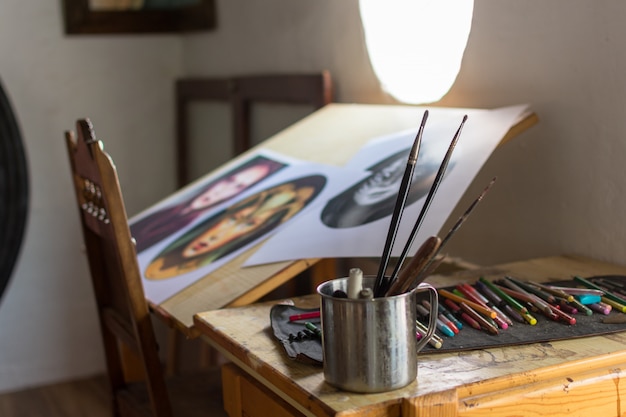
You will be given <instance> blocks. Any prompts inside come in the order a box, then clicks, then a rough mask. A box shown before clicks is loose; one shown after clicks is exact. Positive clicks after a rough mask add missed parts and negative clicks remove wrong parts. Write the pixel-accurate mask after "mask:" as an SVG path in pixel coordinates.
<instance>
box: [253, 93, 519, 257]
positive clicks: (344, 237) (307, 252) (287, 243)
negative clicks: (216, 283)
mask: <svg viewBox="0 0 626 417" xmlns="http://www.w3.org/2000/svg"><path fill="white" fill-rule="evenodd" d="M526 108H527V106H526V105H519V106H511V107H505V108H500V109H495V110H475V109H460V110H459V112H458V114H454V113H452V114H451V113H450V111H449V109H446V111H445V114H444V113H443V112H442V113H441V114H440V113H439V112H438V111H437V109H436V108H433V109H429V113H430V115H429V118H428V122H427V124H426V128H425V130H424V136H423V139H422V150H421V151H420V156H419V158H418V163H417V167H416V170H415V174H414V175H415V180H416V181H417V182H418V184H419V185H420V186H417V185H416V184H415V183H414V184H413V186H412V192H413V190H416V189H421V193H420V192H418V193H416V195H417V197H420V198H419V199H418V200H417V201H413V202H412V203H411V204H409V205H407V207H406V209H405V211H404V214H403V216H402V221H401V224H400V229H399V231H398V235H397V238H396V244H395V246H394V249H393V252H392V256H398V255H399V254H400V253H401V252H402V248H403V246H404V245H405V243H406V241H407V239H408V237H409V235H410V232H411V229H412V228H413V225H414V224H415V221H416V219H417V218H418V215H419V212H420V211H421V208H422V206H423V203H424V200H425V197H426V194H427V193H428V189H429V187H430V182H431V181H432V179H433V178H434V176H435V174H436V172H437V170H438V169H439V164H440V163H441V161H442V159H443V157H444V155H445V152H446V150H447V148H448V146H449V144H450V141H451V140H452V138H453V136H454V133H455V132H456V130H457V129H458V127H459V124H460V122H461V119H462V117H463V115H465V114H467V115H468V120H467V122H466V124H465V126H464V128H463V131H462V134H461V138H460V140H459V142H458V144H457V146H456V149H455V151H454V153H453V157H452V160H451V162H450V165H449V167H448V170H447V171H446V175H445V177H444V180H443V182H442V183H441V185H440V187H439V189H438V192H437V194H436V196H435V198H434V199H433V201H432V203H431V206H430V208H429V211H428V213H427V216H426V217H425V220H424V222H423V223H422V226H421V228H420V229H419V233H418V234H417V235H416V238H415V239H414V243H413V245H412V249H411V251H410V252H409V255H411V254H413V253H414V252H415V250H417V248H418V247H419V245H420V244H421V243H422V242H423V241H424V240H425V239H426V238H427V237H429V236H432V235H436V234H438V233H439V231H440V229H441V227H442V226H443V224H444V223H445V221H446V220H447V218H448V217H449V216H450V213H451V212H452V210H453V209H454V207H455V206H456V204H457V203H458V201H459V199H460V198H461V197H462V195H463V194H464V192H465V190H466V189H467V187H468V186H469V185H470V183H471V182H472V180H473V179H474V177H475V176H476V174H477V173H478V171H479V170H480V168H481V167H482V166H483V165H484V163H485V162H486V161H487V159H488V158H489V156H490V155H491V153H492V152H493V151H494V149H495V148H496V147H497V145H498V143H499V142H500V141H501V140H502V138H503V137H504V136H505V134H506V133H507V132H508V130H509V129H510V128H511V127H512V126H513V125H514V124H515V123H516V122H517V121H518V120H519V119H520V117H521V115H522V114H523V113H524V112H525V111H526ZM417 127H418V126H416V127H415V130H414V131H411V132H406V131H405V132H399V133H398V134H395V135H389V136H386V137H384V138H376V139H375V140H373V141H371V142H370V143H369V144H368V145H366V146H364V147H363V148H362V150H361V151H360V152H358V154H357V155H355V157H354V158H353V159H352V160H351V161H350V163H349V164H348V165H347V166H349V167H350V168H351V169H354V170H355V169H359V168H360V169H368V168H369V167H372V166H373V165H375V164H376V163H377V162H379V161H383V160H385V158H388V157H390V156H391V155H393V154H394V153H396V152H398V151H401V150H406V151H405V153H404V159H403V160H402V161H401V162H400V163H399V164H400V167H401V169H400V172H403V171H404V167H405V166H406V158H407V156H408V149H409V148H410V146H411V144H412V143H413V140H414V138H415V133H416V132H417ZM385 173H387V174H389V172H388V171H387V172H386V171H385V170H382V171H381V172H379V174H378V182H381V178H382V177H381V175H382V176H383V177H384V175H385ZM420 179H421V182H420ZM353 184H354V183H353ZM372 185H373V184H372V181H370V184H369V186H368V185H366V186H363V187H360V189H359V191H357V190H344V191H347V192H346V193H345V194H344V195H342V196H339V194H342V193H341V192H340V193H337V194H335V195H333V196H332V197H331V199H329V203H328V204H323V203H318V204H317V205H316V206H315V207H314V208H312V210H310V211H309V212H307V214H306V215H305V216H301V217H300V218H299V219H297V220H296V221H293V222H291V223H290V224H289V225H288V227H285V228H283V229H282V230H281V231H280V232H279V233H277V234H275V235H274V236H273V237H272V238H271V239H269V240H268V241H267V242H266V243H265V244H264V245H263V247H262V248H260V249H259V250H258V251H257V252H256V253H255V254H254V255H253V256H251V257H250V258H249V259H248V261H247V262H246V266H249V265H257V264H264V263H271V262H278V261H285V260H296V259H306V258H335V257H359V256H366V257H375V256H380V255H381V254H382V251H383V247H384V243H385V239H386V236H387V231H388V228H389V223H390V218H391V214H392V212H393V204H394V203H395V194H393V193H392V194H393V196H391V198H390V200H389V199H388V200H387V202H388V204H387V205H386V206H385V205H384V204H381V203H380V202H378V203H375V204H367V203H371V202H372V200H373V199H372V197H371V195H368V193H369V194H371V192H372V190H373V189H374V187H373V186H372ZM485 185H487V184H485ZM398 186H399V179H398V181H397V182H396V188H395V193H397V189H398ZM348 188H350V187H348ZM344 197H346V198H344ZM414 198H415V195H414ZM389 201H391V204H389ZM355 202H360V203H361V204H355ZM377 210H378V211H379V212H378V213H376V211H377ZM333 212H334V214H333ZM303 236H306V239H303V238H302V237H303Z"/></svg>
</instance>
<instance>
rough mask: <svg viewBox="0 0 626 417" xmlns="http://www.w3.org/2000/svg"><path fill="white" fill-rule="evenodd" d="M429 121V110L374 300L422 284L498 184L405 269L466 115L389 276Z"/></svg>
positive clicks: (412, 152) (394, 215)
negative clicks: (471, 214) (451, 240)
mask: <svg viewBox="0 0 626 417" xmlns="http://www.w3.org/2000/svg"><path fill="white" fill-rule="evenodd" d="M427 119H428V111H425V112H424V116H423V118H422V122H421V124H420V127H419V129H418V132H417V135H416V137H415V140H414V142H413V146H412V148H411V150H410V152H409V156H408V161H407V165H406V168H405V171H404V175H403V176H402V180H401V182H400V187H399V191H398V196H397V198H396V203H395V206H394V210H393V213H392V215H391V222H390V225H389V230H388V232H387V238H386V240H385V245H384V248H383V254H382V257H381V261H380V264H379V268H378V273H377V275H376V280H375V281H374V288H373V294H372V295H373V297H384V296H392V295H398V294H402V293H405V292H407V291H411V290H412V289H414V288H416V287H417V286H418V285H419V284H420V282H422V281H423V280H424V279H425V278H426V277H427V276H428V275H429V274H430V273H431V272H432V271H433V270H434V269H436V268H437V266H438V265H439V263H440V262H442V261H443V259H444V258H445V256H443V257H442V256H439V253H440V251H441V249H442V248H443V247H444V246H445V244H446V243H447V242H448V241H449V240H450V238H451V237H452V236H453V235H454V233H456V231H457V230H458V229H459V227H460V226H461V225H462V224H463V222H464V221H465V220H466V219H467V217H468V216H469V215H470V213H471V212H472V211H473V210H474V208H475V207H476V205H477V204H478V203H479V202H480V200H482V198H483V197H484V196H485V194H486V193H487V191H488V190H489V189H490V188H491V186H492V185H493V183H494V182H495V178H494V179H493V180H492V181H491V182H490V183H489V185H488V186H487V187H486V188H485V190H484V191H483V192H482V193H481V194H480V195H479V196H478V198H477V199H476V200H475V201H474V202H473V203H472V204H471V205H470V207H469V208H468V209H467V210H466V212H465V213H464V214H463V215H462V216H461V217H460V218H459V220H458V221H457V222H456V224H455V225H454V226H453V227H452V228H451V229H450V231H449V233H448V234H447V235H446V236H445V237H444V239H441V238H440V237H439V236H431V237H429V238H428V239H426V240H425V241H424V242H423V243H422V245H421V246H420V247H419V249H418V250H417V252H416V253H415V254H414V255H413V257H412V258H411V261H410V262H409V264H408V265H407V266H406V268H402V266H403V264H404V261H405V260H406V258H407V255H408V252H409V250H410V249H411V246H412V245H413V242H414V240H415V237H416V235H417V233H418V231H419V229H420V227H421V225H422V223H423V221H424V218H425V217H426V214H427V212H428V209H429V207H430V205H431V203H432V201H433V198H434V197H435V194H436V193H437V190H438V188H439V185H440V184H441V182H442V180H443V177H444V174H445V172H446V169H447V167H448V164H449V162H450V159H451V157H452V153H453V151H454V148H455V147H456V144H457V142H458V141H459V138H460V136H461V130H462V129H463V126H464V124H465V122H466V121H467V116H464V117H463V120H462V121H461V125H460V126H459V128H458V129H457V131H456V133H455V135H454V137H453V138H452V142H451V143H450V145H449V147H448V150H447V152H446V154H445V156H444V158H443V161H442V162H441V165H440V166H439V170H438V171H437V174H436V176H435V179H434V180H433V183H432V185H431V187H430V190H429V191H428V194H427V196H426V199H425V201H424V204H423V206H422V208H421V211H420V213H419V215H418V217H417V220H416V221H415V224H414V226H413V228H412V230H411V232H410V234H409V237H408V240H407V242H406V244H405V245H404V248H403V250H402V253H401V254H400V256H399V258H398V261H397V263H396V265H395V267H394V269H393V272H392V273H391V274H390V275H389V276H387V275H386V270H387V267H388V265H389V260H390V257H391V252H392V248H393V245H394V242H395V239H396V235H397V233H398V228H399V226H400V221H401V219H402V213H403V211H404V208H405V205H406V201H407V196H408V194H409V190H410V186H411V181H412V178H413V173H414V171H415V166H416V164H417V161H418V156H419V151H420V146H421V142H422V135H423V132H424V127H425V125H426V120H427Z"/></svg>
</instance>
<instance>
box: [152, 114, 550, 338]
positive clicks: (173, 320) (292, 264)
mask: <svg viewBox="0 0 626 417" xmlns="http://www.w3.org/2000/svg"><path fill="white" fill-rule="evenodd" d="M423 109H424V108H423V107H417V106H408V105H373V104H336V103H333V104H329V105H327V106H325V107H324V108H322V109H321V110H318V111H317V112H315V113H313V114H312V115H310V116H308V117H306V118H304V119H303V120H301V121H300V122H298V123H296V124H294V125H292V126H290V127H289V128H287V129H285V130H283V131H281V132H279V133H278V134H276V135H275V136H273V137H271V138H270V139H268V140H266V141H264V142H263V143H261V144H259V145H257V146H255V147H254V148H252V149H251V150H250V151H248V152H246V153H244V154H242V155H240V156H239V157H237V158H235V159H234V160H233V161H231V162H229V163H228V164H226V167H227V166H234V165H236V164H237V163H239V162H240V161H241V160H242V159H244V158H246V157H247V156H248V155H249V154H250V153H251V152H255V151H258V150H259V149H269V150H271V151H275V152H279V153H282V154H284V155H287V156H289V157H293V158H298V159H301V160H305V161H310V162H317V163H324V164H331V165H337V166H341V165H344V164H345V163H346V162H348V161H349V160H350V158H351V157H352V156H353V155H354V154H355V153H356V152H357V151H358V150H359V149H360V148H361V147H362V146H363V145H364V144H365V143H367V142H368V141H369V140H370V139H372V138H375V137H379V136H382V135H386V134H391V133H395V132H398V131H402V130H405V129H409V128H416V127H417V123H419V120H421V118H422V113H423V111H424V110H423ZM438 111H442V112H450V113H451V114H457V113H459V112H461V113H462V112H463V109H451V108H448V109H439V110H438ZM537 122H538V118H537V115H536V114H535V113H532V112H528V113H526V114H523V115H522V116H521V118H520V120H519V121H518V122H517V123H515V124H514V125H513V126H512V127H511V128H510V129H509V131H508V132H507V133H506V134H505V135H504V137H503V138H502V140H501V142H500V144H502V143H505V142H507V141H509V140H511V139H512V138H514V137H515V136H517V135H519V134H520V133H521V132H523V131H524V130H526V129H528V128H529V127H531V126H533V125H534V124H536V123H537ZM338 144H340V146H338ZM260 245H261V244H259V245H257V246H256V247H253V248H252V249H250V250H248V251H246V252H245V253H243V254H242V255H240V256H238V257H237V258H235V259H234V260H232V261H230V262H229V263H227V264H226V265H224V266H223V267H221V268H219V269H217V270H215V271H213V272H211V273H210V274H208V275H207V276H206V277H204V278H202V279H200V280H198V281H197V282H195V283H193V284H192V285H190V286H188V287H186V288H185V289H183V290H182V291H180V292H178V293H177V294H175V295H173V296H172V297H170V298H169V299H167V300H166V301H164V302H162V303H159V304H154V303H151V308H152V310H153V311H154V312H155V313H156V314H157V316H159V318H161V319H162V320H164V321H166V322H167V323H168V325H169V326H171V327H173V328H176V329H178V330H180V331H181V332H182V333H184V334H185V335H186V336H187V337H196V336H197V335H198V332H197V331H196V330H195V328H194V322H193V315H194V314H195V313H197V312H201V311H207V310H214V309H219V308H223V307H236V306H243V305H248V304H250V303H252V302H255V301H257V300H258V299H259V298H261V297H262V296H264V295H266V294H267V293H269V292H270V291H272V290H273V289H275V288H277V287H278V286H280V285H281V284H283V283H285V282H287V281H288V280H290V279H291V278H293V277H294V276H296V275H297V274H299V273H300V272H303V271H304V270H306V269H308V268H310V267H312V266H314V265H316V264H317V263H318V262H319V261H320V259H302V260H296V261H286V262H276V263H272V264H266V265H259V266H254V267H247V268H242V267H241V266H242V265H243V264H244V262H245V261H246V260H247V259H248V258H249V257H250V256H251V255H252V254H253V253H254V252H255V251H256V250H257V249H258V248H259V247H260ZM331 274H332V275H334V271H333V272H332V273H331Z"/></svg>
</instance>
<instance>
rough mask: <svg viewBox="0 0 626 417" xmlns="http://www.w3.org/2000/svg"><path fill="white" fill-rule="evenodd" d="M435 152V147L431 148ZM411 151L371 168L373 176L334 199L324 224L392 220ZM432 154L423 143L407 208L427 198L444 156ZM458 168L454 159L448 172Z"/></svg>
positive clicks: (341, 225)
mask: <svg viewBox="0 0 626 417" xmlns="http://www.w3.org/2000/svg"><path fill="white" fill-rule="evenodd" d="M431 148H432V146H431ZM409 152H410V147H407V148H406V149H404V150H402V151H399V152H396V153H395V154H393V155H391V156H389V157H387V158H385V159H384V160H382V161H380V162H378V163H376V164H375V165H373V166H371V167H369V168H368V170H369V171H371V172H372V174H371V175H370V176H368V177H366V178H365V179H363V180H361V181H359V182H358V183H356V184H354V185H353V186H352V187H350V188H348V189H346V190H345V191H343V192H342V193H340V194H338V195H337V196H335V197H333V198H332V199H331V200H329V202H328V203H327V204H326V206H325V207H324V209H323V210H322V214H321V220H322V223H324V224H325V225H326V226H328V227H331V228H335V229H343V228H350V227H357V226H361V225H364V224H367V223H371V222H373V221H376V220H378V219H381V218H383V217H385V216H390V215H391V214H392V212H393V208H394V206H395V203H396V198H397V193H398V190H399V188H400V182H401V181H402V176H403V174H404V171H405V168H406V164H407V158H408V155H409ZM440 154H441V155H439V153H437V152H432V149H428V143H426V142H423V143H422V149H421V150H420V154H419V156H418V160H417V164H416V166H415V172H414V173H413V180H412V181H411V188H410V190H409V194H408V197H407V201H406V205H407V206H409V205H411V204H413V203H415V202H416V201H418V200H419V199H420V198H422V197H423V196H425V195H426V194H427V193H428V190H429V189H430V186H431V184H432V182H433V180H434V179H435V176H436V175H437V171H438V169H439V166H440V164H441V159H443V155H444V153H443V152H440ZM453 167H454V158H453V159H452V160H451V161H450V163H449V165H448V168H447V172H450V170H452V169H453Z"/></svg>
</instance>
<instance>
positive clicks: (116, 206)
mask: <svg viewBox="0 0 626 417" xmlns="http://www.w3.org/2000/svg"><path fill="white" fill-rule="evenodd" d="M76 128H77V135H78V137H77V138H76V136H75V134H74V132H71V131H70V132H67V133H66V141H67V148H68V153H69V159H70V165H71V170H72V177H73V180H74V189H75V192H76V198H77V202H78V210H79V216H80V222H81V226H82V231H83V238H84V244H85V248H86V252H87V259H88V262H89V268H90V272H91V279H92V284H93V288H94V292H95V298H96V304H97V309H98V314H99V318H100V328H101V333H102V339H103V342H104V352H105V357H106V368H107V374H108V379H109V383H110V388H111V393H112V402H113V415H114V416H116V417H117V416H153V417H169V416H172V415H185V416H195V415H204V416H207V415H212V416H220V415H223V416H226V414H225V412H224V411H223V409H222V405H221V391H220V390H221V386H220V378H219V370H215V371H212V372H210V373H209V374H199V375H194V376H193V378H192V377H189V378H186V377H183V376H182V375H181V376H176V377H175V378H174V379H171V380H168V381H166V379H165V377H164V372H163V367H162V364H161V361H160V359H159V352H158V346H157V342H156V337H155V333H154V329H153V325H152V322H151V317H150V311H149V308H148V303H147V301H146V299H145V297H144V292H143V286H142V283H141V274H140V270H139V266H138V261H137V255H136V251H135V245H134V241H133V239H132V237H131V234H130V230H129V227H128V219H127V215H126V209H125V207H124V202H123V197H122V193H121V190H120V185H119V181H118V177H117V172H116V169H115V166H114V164H113V162H112V160H111V158H110V157H109V155H108V154H107V153H106V152H105V151H104V149H103V144H102V142H100V141H97V140H96V137H95V133H94V130H93V127H92V125H91V123H90V121H89V120H87V119H83V120H79V121H78V122H77V123H76ZM121 347H125V348H126V349H127V350H128V351H130V352H132V353H134V355H135V359H136V361H137V362H138V363H139V364H141V366H140V368H141V370H142V371H143V372H142V373H143V374H144V378H143V381H141V382H130V381H129V380H128V377H127V375H125V366H124V360H123V359H124V355H123V354H122V352H121V350H120V348H121ZM177 413H180V414H177Z"/></svg>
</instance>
